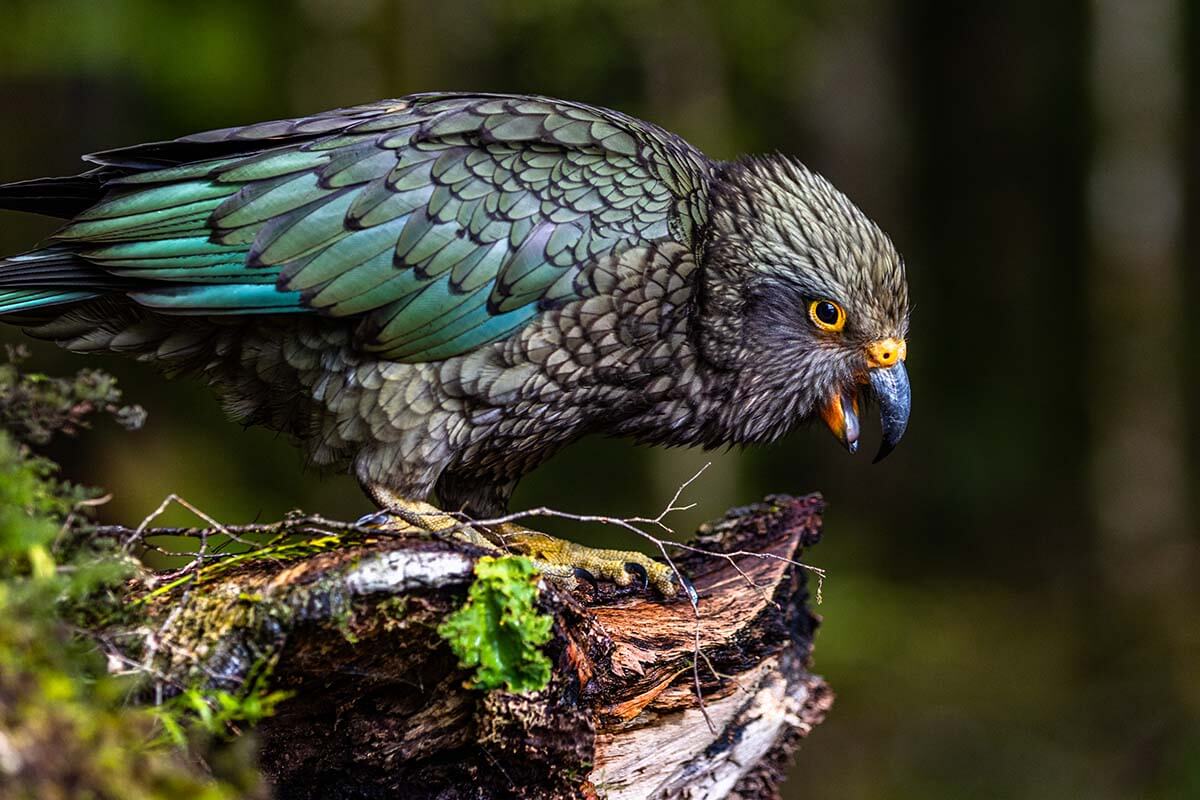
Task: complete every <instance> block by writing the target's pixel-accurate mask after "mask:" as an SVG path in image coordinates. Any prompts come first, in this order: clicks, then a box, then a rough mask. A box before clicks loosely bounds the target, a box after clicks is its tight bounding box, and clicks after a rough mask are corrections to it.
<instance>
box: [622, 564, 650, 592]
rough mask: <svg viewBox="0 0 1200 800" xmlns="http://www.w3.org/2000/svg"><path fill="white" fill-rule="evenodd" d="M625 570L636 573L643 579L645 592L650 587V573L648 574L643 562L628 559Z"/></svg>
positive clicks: (631, 573)
mask: <svg viewBox="0 0 1200 800" xmlns="http://www.w3.org/2000/svg"><path fill="white" fill-rule="evenodd" d="M625 571H626V572H628V573H629V574H630V575H636V576H638V577H639V578H641V579H642V591H643V592H644V591H646V590H647V589H649V588H650V575H649V574H647V572H646V568H645V567H643V566H642V565H641V564H639V563H637V562H636V561H626V562H625Z"/></svg>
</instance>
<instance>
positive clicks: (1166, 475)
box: [0, 0, 1200, 800]
mask: <svg viewBox="0 0 1200 800" xmlns="http://www.w3.org/2000/svg"><path fill="white" fill-rule="evenodd" d="M0 16H2V18H3V24H2V25H0V119H2V120H3V124H2V125H0V178H3V179H5V180H15V179H20V178H32V177H37V176H42V175H47V174H66V173H71V172H75V171H78V170H79V169H80V164H79V163H78V161H77V156H78V154H80V153H84V152H90V151H95V150H100V149H104V148H109V147H114V146H119V145H124V144H131V143H135V142H139V141H145V140H152V139H161V138H169V137H173V136H177V135H181V134H185V133H189V132H192V131H196V130H202V129H207V128H216V127H222V126H227V125H233V124H238V123H246V122H253V121H258V120H264V119H270V118H276V117H284V116H293V115H298V114H304V113H308V112H314V111H319V110H323V109H326V108H330V107H334V106H341V105H350V104H354V103H358V102H362V101H367V100H373V99H377V98H382V97H389V96H397V95H402V94H405V93H408V92H414V91H422V90H432V89H464V90H503V91H518V92H537V93H545V94H550V95H556V96H562V97H567V98H572V99H577V100H583V101H587V102H591V103H596V104H601V105H606V106H610V107H614V108H618V109H621V110H623V111H626V112H628V113H630V114H633V115H635V116H639V117H642V118H645V119H648V120H651V121H653V122H656V123H659V124H661V125H663V126H665V127H666V128H668V129H670V130H673V131H676V132H678V133H680V134H681V135H683V136H684V137H685V138H687V139H688V140H690V141H691V142H693V143H694V144H696V145H697V146H699V147H701V148H702V149H704V150H705V151H706V152H708V153H709V154H710V155H712V156H714V157H719V158H732V157H735V156H737V155H739V154H742V153H746V152H761V151H773V150H778V151H782V152H786V153H791V154H795V155H797V156H799V157H800V158H801V159H802V160H803V161H805V162H806V163H807V164H808V165H809V166H811V167H812V168H814V169H816V170H818V171H820V172H821V173H823V174H825V175H826V176H828V177H829V178H830V179H831V180H833V182H834V183H835V184H836V185H838V186H839V187H840V188H842V189H843V190H844V191H846V192H847V193H848V194H849V195H850V196H851V197H852V198H853V199H854V200H856V201H857V202H858V203H859V204H860V205H861V206H862V207H863V208H864V209H865V210H866V211H867V212H868V214H870V215H871V216H873V217H874V218H875V219H876V220H877V221H878V222H879V223H880V224H881V225H882V226H883V227H884V229H886V230H887V231H889V232H890V233H891V235H892V237H893V238H894V240H895V242H896V244H897V246H898V247H899V249H900V251H901V252H902V253H903V254H904V255H905V257H906V260H907V263H908V268H909V276H910V281H911V284H912V296H913V298H914V300H915V308H914V315H913V325H912V335H911V339H910V344H911V347H910V354H911V355H910V359H909V368H910V372H911V374H912V379H913V394H914V399H915V405H914V413H913V419H912V424H911V426H910V429H909V434H908V437H907V439H906V440H905V442H904V443H903V445H902V446H901V447H900V448H899V449H898V450H897V452H896V453H895V454H894V455H893V456H891V458H889V459H888V461H886V462H885V463H883V464H881V465H879V466H874V467H872V466H871V465H870V464H869V458H868V457H866V456H864V455H861V454H860V455H859V456H858V457H857V458H851V457H848V456H847V455H846V454H845V453H844V452H842V451H841V450H840V449H839V448H838V446H837V444H836V443H835V442H834V441H833V439H832V438H831V437H830V436H829V434H828V433H827V432H825V431H824V429H818V428H816V427H813V428H811V429H805V430H800V431H797V432H796V433H795V434H793V435H792V436H790V437H789V438H788V439H786V440H785V441H783V442H782V443H780V444H778V445H776V446H773V447H771V448H768V449H761V450H755V451H749V452H721V453H715V454H704V453H699V452H686V451H662V450H650V449H645V448H635V447H633V446H631V445H629V444H627V443H624V442H618V441H608V440H596V441H589V442H586V443H584V444H582V445H579V446H576V447H574V448H572V449H570V450H568V451H567V452H565V453H564V454H562V455H561V456H560V457H558V458H557V459H556V460H555V461H554V462H553V463H552V464H551V465H550V466H549V467H547V468H544V469H542V470H541V471H539V472H537V473H535V474H534V475H533V476H531V477H530V478H529V479H527V480H526V481H525V483H524V484H523V485H522V488H521V491H520V492H519V494H518V497H517V506H518V507H527V506H532V505H537V504H542V503H546V504H550V505H553V506H556V507H558V508H562V509H564V510H570V511H577V512H604V513H622V514H633V513H644V512H648V511H651V512H654V511H657V509H659V508H660V507H661V506H662V504H663V503H664V502H665V501H666V500H667V499H668V498H669V497H670V495H671V493H672V491H673V490H674V488H675V486H676V485H677V484H679V483H680V482H682V481H683V480H685V479H686V478H687V477H689V476H690V475H692V474H693V473H694V472H695V471H696V469H697V468H698V467H699V466H700V465H702V464H703V463H704V462H705V461H707V460H709V459H711V460H713V462H714V463H713V466H712V467H711V469H709V470H708V471H707V472H706V473H705V474H704V476H703V477H702V478H701V479H700V481H699V482H698V483H697V484H696V485H695V486H694V487H693V491H692V492H691V496H692V497H691V499H695V500H697V501H698V507H697V508H696V509H695V510H694V511H692V512H689V513H688V514H684V515H680V516H679V517H677V518H676V522H677V523H678V527H679V529H680V530H681V531H686V530H690V529H691V528H692V527H694V525H695V524H696V523H698V522H699V521H701V520H703V519H705V518H709V517H713V516H716V515H719V514H720V513H722V512H723V511H724V509H725V508H726V507H727V506H730V505H734V504H741V503H746V502H749V501H751V500H754V499H756V498H758V497H760V496H762V495H763V494H765V493H768V492H790V493H801V492H805V491H810V490H820V491H822V492H824V493H825V495H826V497H827V498H828V500H829V503H830V511H829V513H828V516H827V536H826V539H825V541H824V542H823V543H822V544H821V545H820V547H818V548H817V549H815V550H814V551H812V552H811V553H810V554H809V560H810V561H811V562H812V563H814V564H817V565H819V566H822V567H824V568H826V569H827V570H828V571H829V579H828V581H827V583H826V585H825V592H824V596H825V602H824V605H823V606H821V608H820V609H819V611H820V613H821V614H822V615H823V616H824V618H825V627H824V628H823V629H822V631H821V633H820V636H819V639H818V644H817V652H816V669H817V671H818V672H820V673H822V674H824V675H826V676H827V677H828V679H829V680H830V682H831V683H832V684H833V685H834V687H835V689H836V690H837V692H838V701H837V704H836V706H835V708H834V712H833V714H832V716H831V717H830V719H829V721H828V722H827V723H826V724H825V725H824V726H822V727H821V728H819V729H818V730H817V731H816V732H815V734H814V735H813V736H812V738H811V739H810V740H809V741H808V742H807V743H806V744H805V745H804V747H803V749H802V750H801V752H800V755H799V763H798V765H797V766H796V767H795V768H794V772H793V775H792V778H791V779H790V781H789V783H788V784H787V788H786V791H787V793H788V796H789V797H797V798H799V797H811V798H837V799H839V800H843V799H849V800H855V799H861V800H867V799H868V798H872V799H873V798H889V799H893V798H943V797H945V798H961V797H972V798H984V797H997V798H999V797H1005V798H1008V797H1019V798H1062V797H1088V798H1131V797H1139V798H1175V797H1197V796H1200V621H1198V620H1200V579H1198V577H1200V534H1198V532H1197V524H1196V522H1197V515H1198V513H1200V508H1198V507H1197V500H1196V499H1195V498H1196V497H1197V491H1196V490H1197V489H1200V426H1198V425H1197V424H1196V422H1195V415H1194V413H1192V409H1194V408H1196V407H1197V406H1198V405H1200V357H1198V355H1197V352H1196V347H1195V343H1196V342H1197V341H1198V340H1200V315H1197V314H1195V313H1194V309H1195V308H1196V307H1197V305H1198V304H1200V270H1197V269H1196V259H1197V256H1198V254H1200V149H1198V145H1200V4H1197V3H1188V2H1185V0H1141V1H1140V2H1126V0H1090V2H1082V1H1077V2H1049V3H1048V2H1042V1H1041V0H1037V1H1035V0H1017V1H1016V2H1009V3H988V4H959V3H949V2H941V3H939V2H932V0H918V1H917V2H906V3H901V2H898V0H845V1H844V2H836V1H835V0H816V1H815V2H803V3H797V2H786V0H753V1H752V2H744V3H735V2H728V1H727V0H726V1H722V0H713V1H712V2H709V1H708V0H665V1H664V2H651V1H650V0H642V1H639V0H608V2H606V3H603V4H601V3H588V2H582V0H525V1H524V2H518V0H508V1H507V2H485V1H484V0H439V2H436V3H428V2H423V1H421V0H292V1H291V2H287V3H283V2H275V3H252V2H245V0H204V1H203V2H192V1H191V0H172V2H166V1H165V0H163V1H161V2H154V1H153V0H0ZM51 229H52V226H51V225H50V224H49V223H48V222H47V221H45V220H41V219H37V218H34V217H24V216H18V215H15V214H5V215H4V216H3V217H0V249H2V250H3V251H4V252H14V251H17V250H20V249H23V248H25V247H28V246H30V245H31V244H32V243H33V242H34V241H35V240H36V239H38V238H39V237H40V236H43V235H46V234H48V233H49V232H50V231H51ZM0 336H2V337H3V338H2V340H0V341H4V342H14V341H17V340H18V339H19V337H18V336H15V335H13V334H12V332H10V331H5V332H3V333H2V334H0ZM35 354H36V358H35V360H34V362H33V366H34V367H35V368H37V369H39V370H43V371H48V372H51V373H55V374H65V373H68V372H73V371H74V370H75V369H76V368H78V367H80V366H81V365H83V364H84V362H82V361H81V359H79V358H78V357H71V356H67V355H65V354H61V353H59V352H57V351H55V350H54V349H53V348H47V347H45V346H38V347H36V348H35ZM86 363H88V364H90V365H94V366H103V367H105V368H106V369H110V370H111V371H113V372H114V373H116V374H117V375H119V376H120V377H121V379H122V381H123V383H124V387H125V389H126V394H127V397H128V398H129V399H130V400H132V401H135V402H140V403H142V404H143V405H145V406H146V407H147V408H148V410H149V411H150V417H149V421H148V424H147V426H146V428H145V429H144V430H143V431H141V432H138V433H126V432H123V431H120V430H119V429H117V428H116V427H115V426H112V427H111V428H103V427H102V428H101V429H98V430H96V431H93V432H91V433H88V434H86V435H84V436H83V437H81V438H80V439H78V440H77V441H71V442H69V443H68V444H66V445H60V446H59V447H58V448H57V449H56V450H55V451H53V452H52V455H54V456H55V457H58V458H59V459H61V460H62V462H63V463H64V465H65V469H66V473H67V474H68V475H69V476H70V477H72V478H75V479H78V480H81V481H84V482H87V483H92V484H97V485H102V486H104V487H106V488H108V489H109V490H111V491H112V492H113V500H112V502H111V503H109V504H108V505H107V506H106V507H105V508H104V509H103V510H102V514H103V516H104V517H105V518H107V519H110V520H113V521H123V522H137V521H138V520H140V519H141V518H143V517H144V516H146V514H147V513H149V512H150V511H151V510H152V509H153V508H154V507H155V506H156V505H157V504H158V503H159V501H160V500H161V499H162V498H163V496H164V495H166V494H167V493H169V492H178V493H180V494H181V495H183V496H184V497H186V498H187V499H188V500H189V501H191V502H192V503H194V504H195V505H197V506H198V507H200V508H201V509H204V510H205V511H206V512H207V513H209V514H211V515H212V516H214V517H216V518H218V519H220V520H222V521H224V522H230V523H233V522H247V521H251V520H253V519H258V518H261V519H269V518H275V517H277V516H278V515H280V514H281V513H283V512H285V511H286V510H288V509H290V508H292V507H295V506H302V507H304V508H305V509H307V510H312V511H319V512H323V513H325V514H329V515H335V516H342V517H354V516H356V515H358V514H360V513H363V512H364V511H366V510H367V509H368V505H367V503H366V501H365V500H364V499H363V498H362V496H361V495H360V493H359V490H358V488H357V486H356V485H355V483H354V482H353V481H352V480H350V479H349V478H348V477H346V476H341V475H335V476H318V475H314V474H311V473H306V472H305V471H304V470H303V465H302V463H301V460H300V457H299V455H298V454H297V453H296V451H294V450H293V449H292V448H291V446H290V445H289V444H288V443H287V442H286V441H284V440H282V439H278V438H276V437H274V436H273V435H271V434H269V433H266V432H264V431H260V430H248V431H242V430H240V429H239V428H238V427H237V426H235V425H232V424H230V423H228V422H227V421H225V420H224V419H223V417H222V414H221V412H220V409H219V407H218V405H217V403H216V401H215V400H214V399H213V398H212V396H211V395H210V394H209V393H208V392H207V391H206V390H203V389H201V388H200V387H199V386H197V385H196V384H194V383H192V382H188V381H175V382H167V381H164V380H162V379H160V378H159V377H158V376H157V375H156V374H154V373H153V372H152V371H151V370H150V369H149V368H145V367H142V366H139V365H136V364H129V363H125V362H122V361H118V360H112V361H100V360H92V361H90V362H86ZM876 435H877V432H876V430H875V429H874V428H871V427H868V434H867V436H868V437H873V436H876ZM873 441H874V440H873V438H868V441H867V445H866V447H865V450H867V451H870V450H871V448H872V447H873V446H874V444H873ZM174 519H175V520H176V521H180V522H182V521H185V518H183V517H175V518H174ZM576 535H582V536H584V537H587V536H590V535H591V534H590V532H582V534H580V532H579V531H576ZM593 538H594V537H593Z"/></svg>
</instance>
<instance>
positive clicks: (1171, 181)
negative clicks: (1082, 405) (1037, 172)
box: [1080, 0, 1194, 597]
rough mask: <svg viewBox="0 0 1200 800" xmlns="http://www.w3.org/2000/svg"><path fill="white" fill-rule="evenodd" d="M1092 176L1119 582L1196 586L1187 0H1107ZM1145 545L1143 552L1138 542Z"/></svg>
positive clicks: (1096, 472) (1103, 509) (1099, 382)
mask: <svg viewBox="0 0 1200 800" xmlns="http://www.w3.org/2000/svg"><path fill="white" fill-rule="evenodd" d="M1092 12H1093V13H1092V17H1093V25H1094V32H1095V34H1094V38H1093V45H1092V77H1093V81H1092V83H1093V90H1092V97H1093V103H1094V109H1095V118H1096V129H1097V135H1096V140H1097V144H1096V148H1095V156H1094V160H1093V164H1092V176H1091V186H1090V189H1091V196H1090V201H1091V202H1090V212H1091V236H1092V259H1091V263H1092V269H1093V280H1092V281H1091V298H1092V303H1091V304H1092V315H1093V316H1092V336H1091V338H1090V340H1089V341H1088V342H1086V343H1083V342H1081V343H1080V346H1081V355H1086V356H1087V357H1088V358H1089V360H1090V363H1091V376H1090V377H1091V386H1092V400H1091V403H1092V409H1093V418H1092V430H1093V437H1094V448H1095V451H1094V462H1093V470H1092V491H1093V497H1094V503H1095V508H1096V519H1097V523H1098V526H1099V532H1100V536H1101V546H1102V551H1101V553H1102V557H1103V559H1104V564H1105V567H1106V569H1107V571H1108V573H1109V575H1110V576H1111V579H1112V584H1113V585H1114V586H1115V587H1118V588H1119V589H1120V590H1121V591H1122V592H1132V593H1133V594H1137V593H1139V591H1140V589H1139V587H1142V588H1148V587H1155V591H1156V592H1158V593H1159V594H1158V596H1160V597H1167V596H1170V593H1164V592H1163V590H1164V589H1165V587H1166V586H1167V585H1178V587H1179V588H1180V589H1186V588H1187V586H1188V585H1190V583H1191V581H1190V579H1188V577H1187V576H1188V575H1190V574H1191V571H1192V569H1193V567H1194V565H1193V564H1192V563H1191V562H1192V561H1193V545H1192V544H1191V542H1190V541H1189V539H1190V536H1189V526H1188V520H1187V514H1188V509H1187V496H1188V488H1189V487H1188V481H1187V471H1186V470H1187V464H1186V454H1185V450H1184V446H1185V444H1184V443H1185V441H1186V439H1185V438H1184V437H1183V436H1182V435H1181V433H1182V432H1183V431H1185V430H1186V428H1187V426H1186V422H1185V419H1184V403H1183V393H1182V392H1183V387H1182V382H1181V378H1180V375H1181V372H1182V369H1181V368H1182V366H1183V365H1182V364H1181V363H1179V361H1178V359H1179V357H1180V356H1181V355H1182V354H1186V355H1188V356H1189V357H1191V356H1192V353H1191V352H1190V350H1188V349H1186V348H1185V349H1184V350H1183V351H1182V353H1181V351H1180V349H1179V348H1178V345H1177V342H1178V340H1179V335H1180V331H1181V321H1180V310H1181V309H1180V297H1181V287H1182V282H1181V276H1180V268H1179V253H1180V249H1179V248H1180V241H1181V240H1180V220H1181V218H1182V213H1183V209H1182V202H1183V180H1182V175H1183V165H1182V163H1181V157H1180V147H1179V136H1180V134H1181V133H1182V131H1181V130H1179V129H1178V123H1179V120H1180V119H1181V111H1182V108H1181V104H1182V100H1181V89H1182V87H1181V81H1180V72H1181V66H1182V63H1181V61H1182V60H1181V58H1180V54H1179V45H1180V43H1181V42H1180V37H1179V30H1180V28H1181V25H1182V22H1183V20H1182V16H1181V13H1182V9H1181V7H1180V4H1179V3H1177V2H1175V0H1144V2H1138V3H1127V2H1123V1H1122V0H1094V2H1093V3H1092ZM1131 547H1134V548H1136V549H1137V553H1138V556H1137V558H1136V559H1132V560H1131V559H1130V558H1129V553H1130V548H1131Z"/></svg>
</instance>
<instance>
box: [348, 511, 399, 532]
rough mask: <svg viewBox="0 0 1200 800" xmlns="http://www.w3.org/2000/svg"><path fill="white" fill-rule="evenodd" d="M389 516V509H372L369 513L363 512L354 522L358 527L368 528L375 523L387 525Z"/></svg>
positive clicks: (390, 515)
mask: <svg viewBox="0 0 1200 800" xmlns="http://www.w3.org/2000/svg"><path fill="white" fill-rule="evenodd" d="M391 518H392V512H390V511H383V510H380V511H372V512H371V513H370V514H363V515H362V516H361V517H359V518H358V519H357V520H355V522H354V524H355V525H356V526H358V527H360V528H370V527H372V526H375V525H387V524H388V522H389V521H390V520H391Z"/></svg>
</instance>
